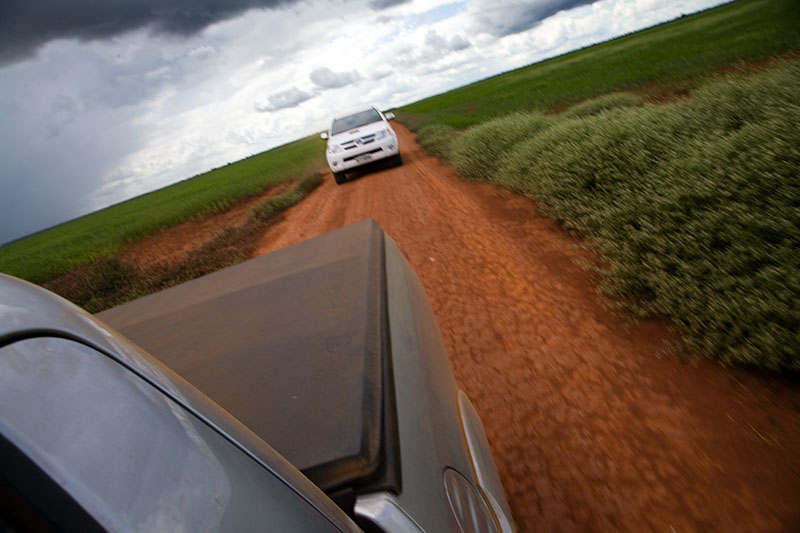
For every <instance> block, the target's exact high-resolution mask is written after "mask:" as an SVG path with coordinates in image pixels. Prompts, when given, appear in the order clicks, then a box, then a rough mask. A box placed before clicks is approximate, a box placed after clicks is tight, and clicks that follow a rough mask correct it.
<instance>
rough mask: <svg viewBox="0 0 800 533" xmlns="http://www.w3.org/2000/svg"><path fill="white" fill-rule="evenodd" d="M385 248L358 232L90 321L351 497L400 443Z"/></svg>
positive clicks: (371, 228)
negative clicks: (389, 446) (388, 444)
mask: <svg viewBox="0 0 800 533" xmlns="http://www.w3.org/2000/svg"><path fill="white" fill-rule="evenodd" d="M383 239H384V235H383V232H382V231H381V229H380V227H379V226H378V225H377V224H376V223H375V222H374V221H364V222H361V223H358V224H354V225H352V226H349V227H346V228H343V229H341V230H338V231H335V232H332V233H329V234H326V235H323V236H321V237H318V238H316V239H312V240H310V241H306V242H303V243H300V244H297V245H295V246H292V247H289V248H286V249H284V250H280V251H277V252H273V253H271V254H268V255H265V256H262V257H259V258H256V259H252V260H250V261H247V262H245V263H242V264H239V265H236V266H234V267H230V268H227V269H225V270H221V271H219V272H216V273H214V274H210V275H208V276H204V277H202V278H199V279H196V280H194V281H190V282H188V283H185V284H182V285H179V286H176V287H173V288H170V289H167V290H164V291H162V292H159V293H156V294H152V295H150V296H146V297H144V298H141V299H139V300H135V301H133V302H129V303H127V304H124V305H121V306H119V307H116V308H113V309H110V310H108V311H104V312H102V313H100V314H98V315H97V316H98V318H100V319H101V320H103V321H104V322H106V323H108V324H109V325H111V326H112V327H114V328H116V329H117V330H119V331H120V332H121V333H123V334H124V335H126V336H127V337H128V338H130V339H131V340H133V341H134V342H135V343H137V344H138V345H139V346H141V347H143V348H144V349H145V350H147V351H148V352H150V354H151V355H153V356H154V357H155V358H157V359H159V360H160V361H161V362H163V363H164V364H165V365H167V366H168V367H170V368H171V369H172V370H174V371H176V372H177V373H178V374H180V375H181V376H182V377H183V378H184V379H186V380H187V381H189V382H190V383H191V384H192V385H194V386H195V387H197V388H198V389H200V390H201V391H202V392H203V393H205V394H206V395H207V396H208V397H210V398H211V399H212V400H213V401H214V402H216V403H217V404H218V405H219V406H221V407H222V408H223V409H225V410H227V411H228V412H229V413H231V414H232V415H233V416H234V417H236V418H237V419H239V420H240V421H241V422H242V423H243V424H244V425H245V426H247V427H249V428H250V429H251V430H252V431H253V432H254V433H255V434H257V435H258V436H259V437H261V438H262V439H263V440H264V441H266V442H267V443H269V444H270V445H271V446H272V447H273V448H275V449H276V450H277V451H278V452H279V453H280V454H281V455H283V456H284V457H285V458H286V459H288V460H289V461H290V462H291V463H292V464H294V465H295V466H296V467H297V468H298V469H300V470H301V471H302V472H303V473H304V474H306V476H308V477H309V478H310V479H311V480H312V481H313V482H314V483H315V484H317V486H319V487H320V488H321V489H323V490H325V491H326V492H329V493H330V492H334V491H336V490H339V489H342V488H343V487H351V488H352V487H356V486H359V485H363V484H364V482H365V481H366V480H368V479H371V478H374V477H375V475H376V472H379V471H380V472H385V471H386V465H385V464H384V463H385V458H386V455H387V454H386V453H385V449H384V448H385V441H386V439H387V436H389V438H390V439H394V435H395V432H396V431H397V430H396V427H395V425H396V423H395V422H394V421H395V419H396V418H395V416H394V414H393V412H392V411H391V409H393V408H394V407H393V406H394V403H393V402H394V399H393V397H391V398H390V397H388V396H387V394H388V393H389V391H390V390H391V387H384V381H386V380H387V376H388V375H390V374H389V373H388V371H389V369H388V365H390V362H389V361H390V358H389V356H388V354H387V350H388V348H387V342H386V338H387V333H386V331H385V328H386V327H387V325H386V323H387V321H386V310H385V267H384V240H383ZM388 379H390V378H388ZM398 472H399V467H398ZM378 475H379V476H380V475H381V474H380V473H378ZM398 476H399V474H398Z"/></svg>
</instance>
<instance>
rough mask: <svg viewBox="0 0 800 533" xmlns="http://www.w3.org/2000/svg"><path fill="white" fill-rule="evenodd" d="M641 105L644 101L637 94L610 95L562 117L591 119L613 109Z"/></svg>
mask: <svg viewBox="0 0 800 533" xmlns="http://www.w3.org/2000/svg"><path fill="white" fill-rule="evenodd" d="M640 105H642V100H641V99H640V98H639V97H638V96H636V95H635V94H631V93H610V94H605V95H603V96H598V97H597V98H592V99H591V100H586V101H585V102H581V103H580V104H577V105H574V106H572V107H570V108H569V109H567V110H566V111H564V112H563V113H562V114H561V116H562V117H564V118H581V117H589V116H591V115H597V114H599V113H602V112H603V111H609V110H611V109H620V108H625V107H638V106H640Z"/></svg>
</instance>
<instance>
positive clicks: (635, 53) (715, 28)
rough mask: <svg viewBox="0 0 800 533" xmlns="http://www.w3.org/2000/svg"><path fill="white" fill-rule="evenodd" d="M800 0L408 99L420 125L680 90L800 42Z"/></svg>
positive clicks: (718, 13) (729, 8)
mask: <svg viewBox="0 0 800 533" xmlns="http://www.w3.org/2000/svg"><path fill="white" fill-rule="evenodd" d="M799 28H800V2H798V1H797V0H741V1H739V2H735V3H732V4H726V5H723V6H720V7H717V8H715V9H711V10H708V11H706V12H703V13H698V14H696V15H692V16H688V17H684V18H681V19H678V20H675V21H673V22H670V23H668V24H662V25H660V26H655V27H653V28H649V29H646V30H643V31H640V32H637V33H634V34H631V35H627V36H624V37H620V38H618V39H614V40H612V41H608V42H605V43H602V44H599V45H596V46H593V47H590V48H585V49H583V50H579V51H577V52H573V53H570V54H566V55H563V56H559V57H556V58H553V59H549V60H547V61H542V62H540V63H536V64H534V65H531V66H529V67H525V68H521V69H518V70H515V71H512V72H508V73H506V74H502V75H500V76H495V77H493V78H488V79H486V80H483V81H479V82H477V83H473V84H471V85H468V86H466V87H462V88H460V89H456V90H453V91H450V92H448V93H444V94H440V95H437V96H433V97H431V98H427V99H425V100H421V101H419V102H415V103H413V104H410V105H407V106H404V107H402V108H400V109H399V110H398V111H397V116H398V118H399V119H400V120H401V121H402V122H403V123H404V124H407V125H408V126H409V127H411V129H413V130H416V129H418V128H419V127H421V126H425V125H428V124H445V125H449V126H454V127H458V128H463V127H467V126H471V125H473V124H478V123H480V122H483V121H484V120H487V119H489V118H493V117H496V116H500V115H504V114H507V113H510V112H514V111H520V110H537V111H542V112H547V111H550V110H551V109H553V108H559V107H565V106H569V105H572V104H574V103H576V102H579V101H581V100H584V99H587V98H593V97H595V96H598V95H601V94H605V93H609V92H612V91H635V90H644V91H647V92H649V93H662V94H671V93H675V92H677V93H682V92H684V91H687V90H691V89H692V88H693V87H695V86H697V84H698V83H700V82H701V81H702V79H703V78H705V77H706V76H708V75H709V74H712V73H714V72H716V71H717V70H718V69H719V68H721V67H723V66H729V65H732V64H735V63H737V62H743V61H752V60H758V59H762V58H767V57H771V56H775V55H779V54H785V53H788V52H796V51H797V50H798V49H800V29H799Z"/></svg>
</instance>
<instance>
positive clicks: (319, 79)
mask: <svg viewBox="0 0 800 533" xmlns="http://www.w3.org/2000/svg"><path fill="white" fill-rule="evenodd" d="M310 78H311V81H312V82H314V85H316V86H317V87H319V88H320V89H338V88H339V87H344V86H345V85H350V84H352V83H356V82H357V81H359V80H360V79H361V76H359V75H358V72H356V71H355V70H353V71H351V72H334V71H332V70H331V69H329V68H328V67H321V68H318V69H316V70H314V71H313V72H312V73H311V76H310Z"/></svg>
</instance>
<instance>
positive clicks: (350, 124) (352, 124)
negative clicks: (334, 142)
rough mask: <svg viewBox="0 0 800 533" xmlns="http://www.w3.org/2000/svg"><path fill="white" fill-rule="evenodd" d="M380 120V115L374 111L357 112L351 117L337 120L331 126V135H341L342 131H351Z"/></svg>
mask: <svg viewBox="0 0 800 533" xmlns="http://www.w3.org/2000/svg"><path fill="white" fill-rule="evenodd" d="M379 120H381V116H380V114H379V113H378V112H377V111H375V110H374V109H367V110H366V111H359V112H358V113H354V114H352V115H349V116H346V117H342V118H337V119H335V120H334V121H333V124H332V125H331V135H336V134H337V133H342V132H343V131H347V130H352V129H353V128H358V127H359V126H364V125H365V124H372V123H373V122H378V121H379Z"/></svg>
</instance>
